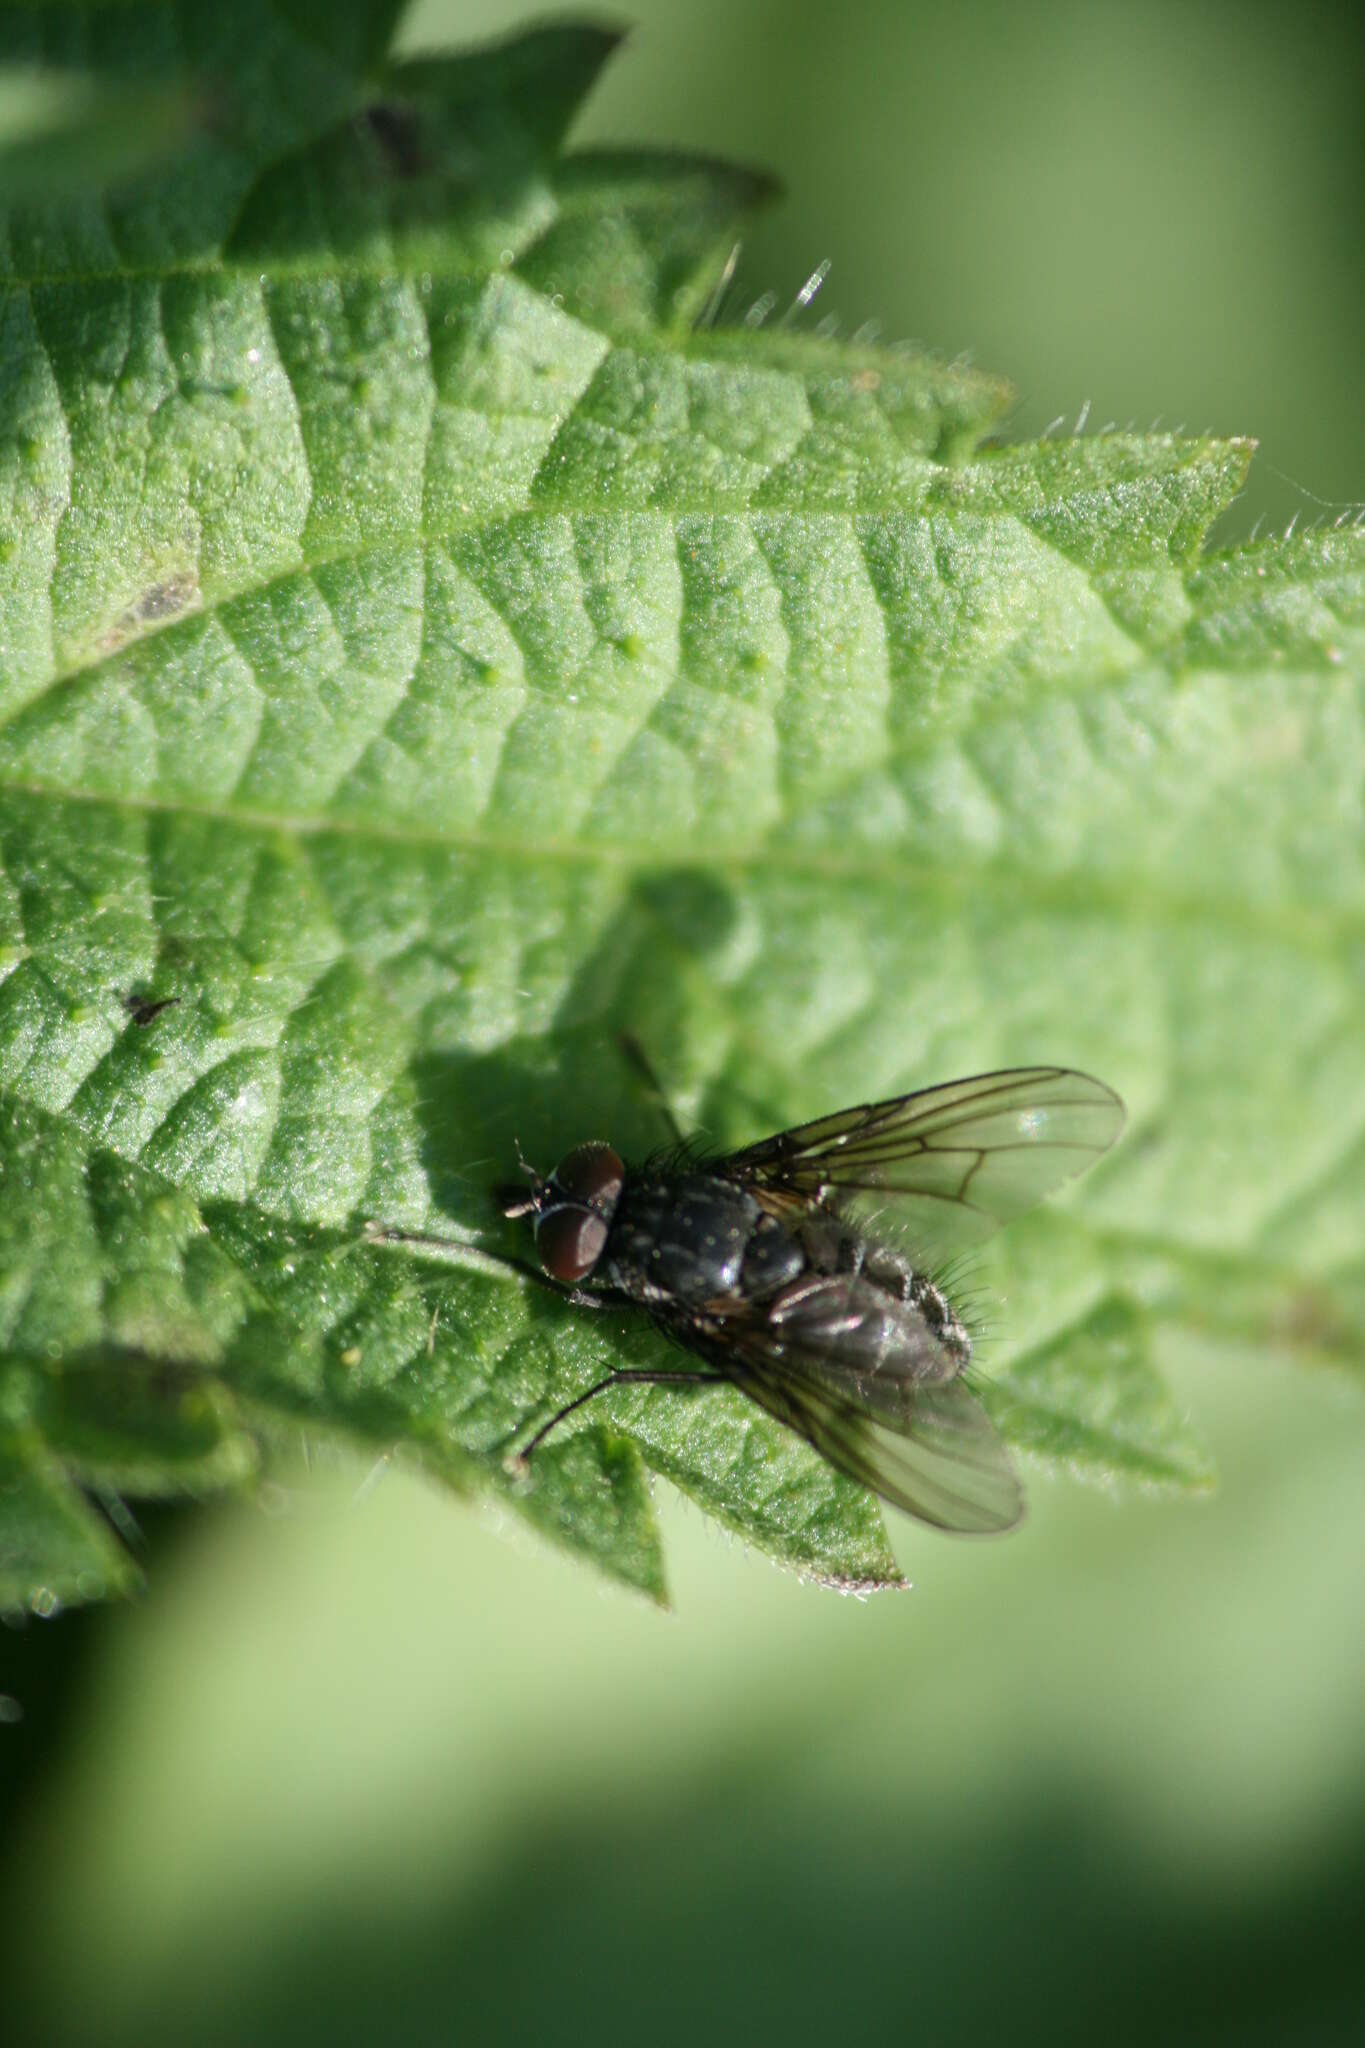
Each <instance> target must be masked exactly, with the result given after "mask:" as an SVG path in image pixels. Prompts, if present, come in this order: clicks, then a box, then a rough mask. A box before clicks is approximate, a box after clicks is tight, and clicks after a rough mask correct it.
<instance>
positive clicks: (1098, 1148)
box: [712, 1067, 1123, 1248]
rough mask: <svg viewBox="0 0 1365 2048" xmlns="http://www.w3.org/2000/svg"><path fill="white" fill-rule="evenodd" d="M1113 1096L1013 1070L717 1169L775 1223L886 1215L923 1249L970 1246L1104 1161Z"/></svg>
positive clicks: (820, 1127)
mask: <svg viewBox="0 0 1365 2048" xmlns="http://www.w3.org/2000/svg"><path fill="white" fill-rule="evenodd" d="M1122 1128H1123V1104H1122V1103H1121V1102H1120V1100H1119V1098H1118V1096H1117V1095H1115V1093H1114V1091H1113V1089H1112V1088H1106V1087H1105V1085H1104V1083H1103V1081H1096V1080H1094V1079H1093V1078H1092V1076H1091V1075H1089V1074H1077V1073H1074V1072H1072V1071H1071V1070H1070V1069H1069V1068H1067V1067H1016V1068H1012V1069H1009V1070H1007V1071H1005V1072H1003V1073H998V1074H976V1075H973V1076H972V1078H971V1079H970V1080H966V1081H949V1082H947V1083H945V1085H944V1086H943V1087H941V1088H923V1089H921V1090H920V1091H919V1092H918V1093H917V1094H914V1095H897V1096H893V1097H892V1098H891V1100H890V1101H888V1102H867V1103H862V1104H860V1105H859V1106H858V1107H857V1108H856V1109H843V1110H839V1111H837V1112H836V1113H835V1114H834V1115H833V1116H826V1117H820V1118H818V1119H817V1120H816V1121H815V1122H814V1123H809V1124H798V1125H797V1126H796V1128H795V1129H794V1130H790V1131H779V1132H778V1134H777V1136H776V1137H773V1138H765V1139H763V1141H762V1142H761V1143H760V1144H757V1145H749V1146H747V1147H746V1148H745V1150H744V1151H742V1152H734V1153H731V1154H730V1155H729V1157H727V1158H725V1159H722V1160H718V1161H716V1162H715V1164H714V1166H713V1169H712V1170H713V1171H715V1172H720V1173H725V1174H727V1175H731V1176H733V1177H734V1178H735V1179H737V1180H743V1181H745V1182H747V1183H748V1184H749V1185H750V1186H751V1187H752V1188H753V1191H754V1193H755V1194H756V1195H757V1196H758V1197H759V1199H760V1200H763V1199H765V1197H766V1198H767V1200H768V1201H769V1203H770V1205H771V1206H772V1207H774V1208H775V1209H777V1210H778V1211H779V1212H781V1211H782V1210H784V1209H785V1210H787V1211H789V1212H794V1211H799V1210H800V1209H808V1208H812V1207H815V1206H819V1207H823V1208H828V1209H833V1210H835V1211H836V1212H838V1213H840V1214H849V1213H851V1214H855V1215H859V1214H860V1215H862V1216H867V1215H868V1214H869V1213H871V1212H874V1211H876V1210H879V1209H890V1210H891V1211H892V1213H893V1214H894V1215H895V1217H896V1218H897V1220H898V1221H900V1222H901V1223H902V1224H903V1225H905V1226H908V1228H909V1229H910V1230H911V1231H912V1232H913V1233H914V1235H915V1237H916V1240H917V1242H918V1243H919V1245H920V1246H921V1248H928V1247H930V1246H936V1245H940V1244H945V1245H946V1244H948V1243H963V1242H970V1241H972V1240H974V1239H977V1238H981V1237H985V1236H987V1235H988V1234H989V1233H990V1232H991V1231H992V1230H994V1229H996V1228H997V1227H998V1226H999V1225H1000V1224H1002V1223H1008V1222H1009V1221H1010V1220H1011V1218H1012V1217H1015V1216H1018V1215H1021V1214H1022V1213H1023V1211H1024V1210H1025V1209H1031V1208H1032V1207H1033V1205H1034V1203H1035V1202H1040V1201H1041V1200H1042V1199H1043V1197H1044V1196H1045V1195H1049V1194H1051V1193H1052V1191H1053V1189H1054V1188H1058V1187H1060V1186H1061V1184H1062V1182H1063V1181H1066V1180H1070V1179H1071V1177H1072V1176H1073V1174H1077V1173H1082V1172H1084V1170H1085V1168H1086V1167H1087V1166H1090V1165H1092V1164H1093V1162H1094V1161H1095V1160H1096V1159H1098V1158H1099V1157H1100V1155H1101V1153H1103V1152H1107V1151H1108V1149H1109V1147H1110V1146H1111V1145H1112V1144H1113V1142H1114V1140H1115V1138H1116V1137H1117V1136H1118V1134H1119V1132H1120V1130H1122Z"/></svg>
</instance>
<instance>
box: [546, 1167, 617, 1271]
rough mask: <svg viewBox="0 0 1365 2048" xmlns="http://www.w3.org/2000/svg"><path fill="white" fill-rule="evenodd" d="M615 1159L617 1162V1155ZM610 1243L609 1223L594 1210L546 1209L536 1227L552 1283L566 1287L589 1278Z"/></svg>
mask: <svg viewBox="0 0 1365 2048" xmlns="http://www.w3.org/2000/svg"><path fill="white" fill-rule="evenodd" d="M580 1149H581V1150H586V1149H587V1147H586V1146H584V1147H581V1148H580ZM572 1156H573V1155H572V1154H570V1157H572ZM612 1157H613V1158H615V1154H614V1153H613V1155H612ZM617 1165H618V1167H619V1165H620V1161H619V1160H618V1161H617ZM606 1242H607V1225H606V1221H605V1219H604V1218H603V1217H601V1216H599V1215H598V1214H597V1212H596V1211H595V1210H593V1209H579V1208H570V1207H568V1206H567V1205H564V1206H561V1207H559V1208H554V1209H546V1210H544V1211H543V1212H542V1214H541V1217H540V1220H539V1222H538V1223H537V1224H536V1250H537V1251H538V1252H539V1253H540V1263H541V1265H542V1266H543V1267H544V1268H545V1270H546V1272H547V1273H548V1274H549V1276H550V1278H551V1279H552V1280H561V1281H563V1282H564V1284H565V1286H572V1285H573V1284H574V1282H575V1281H577V1280H584V1279H586V1278H587V1276H588V1274H589V1273H591V1271H592V1269H593V1267H594V1266H595V1265H596V1264H597V1261H598V1260H599V1259H600V1258H601V1256H602V1252H603V1248H604V1247H605V1245H606Z"/></svg>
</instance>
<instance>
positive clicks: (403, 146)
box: [356, 100, 432, 178]
mask: <svg viewBox="0 0 1365 2048" xmlns="http://www.w3.org/2000/svg"><path fill="white" fill-rule="evenodd" d="M356 126H357V128H359V129H360V130H361V131H362V133H367V134H369V135H371V136H372V137H373V138H374V140H375V142H377V143H378V145H379V148H380V151H381V153H382V154H383V156H384V159H385V161H386V163H387V165H388V168H389V170H390V172H391V173H392V174H393V176H394V177H395V178H417V177H420V176H421V174H422V172H423V171H429V170H430V169H431V167H432V166H431V154H430V151H429V150H427V149H426V148H425V147H424V145H423V142H422V135H421V130H420V128H419V126H418V122H417V116H416V114H415V113H414V112H413V110H412V108H411V107H408V106H403V105H401V104H396V103H394V102H391V101H390V102H385V101H383V100H377V101H376V102H375V104H374V105H373V106H372V107H366V108H365V110H364V112H363V113H361V114H358V115H357V116H356Z"/></svg>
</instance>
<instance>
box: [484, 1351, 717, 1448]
mask: <svg viewBox="0 0 1365 2048" xmlns="http://www.w3.org/2000/svg"><path fill="white" fill-rule="evenodd" d="M727 1377H728V1375H727V1374H725V1373H723V1372H667V1371H660V1372H652V1371H648V1370H646V1369H644V1368H640V1369H638V1370H636V1369H630V1370H626V1371H622V1372H609V1373H608V1374H607V1376H606V1378H605V1379H601V1380H598V1382H597V1384H596V1386H593V1387H589V1388H588V1391H587V1393H586V1394H578V1395H576V1396H575V1398H574V1399H573V1400H572V1401H566V1402H565V1403H564V1406H563V1407H562V1408H561V1409H559V1410H558V1411H557V1413H555V1414H554V1415H552V1416H551V1417H550V1419H549V1421H548V1422H545V1423H542V1424H541V1426H540V1428H539V1429H538V1430H537V1431H536V1433H535V1435H534V1436H533V1437H532V1438H531V1441H530V1442H529V1443H528V1444H524V1445H523V1446H522V1448H521V1449H520V1450H519V1451H513V1452H511V1453H509V1455H508V1456H507V1457H506V1458H504V1459H503V1466H504V1468H505V1469H506V1470H507V1471H509V1472H524V1471H525V1470H526V1469H527V1467H528V1466H529V1464H530V1462H531V1454H532V1452H533V1451H538V1450H539V1449H540V1446H541V1445H542V1444H543V1443H544V1441H545V1439H546V1437H547V1436H548V1435H549V1434H550V1432H551V1430H553V1429H558V1427H559V1425H560V1423H561V1422H563V1421H564V1419H565V1417H566V1416H569V1415H572V1414H573V1412H574V1410H575V1408H582V1407H583V1406H584V1405H585V1404H586V1403H587V1402H589V1401H594V1400H596V1398H597V1396H598V1395H599V1394H605V1393H606V1392H607V1390H608V1388H609V1387H709V1386H719V1385H721V1384H722V1383H723V1382H724V1381H725V1380H726V1378H727Z"/></svg>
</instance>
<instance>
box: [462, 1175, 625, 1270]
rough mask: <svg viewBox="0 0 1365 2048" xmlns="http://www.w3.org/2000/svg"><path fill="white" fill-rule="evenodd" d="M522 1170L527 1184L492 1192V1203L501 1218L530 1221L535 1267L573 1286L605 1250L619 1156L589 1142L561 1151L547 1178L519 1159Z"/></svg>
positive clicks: (617, 1189)
mask: <svg viewBox="0 0 1365 2048" xmlns="http://www.w3.org/2000/svg"><path fill="white" fill-rule="evenodd" d="M522 1171H523V1172H524V1173H525V1174H527V1176H528V1177H529V1181H530V1186H529V1187H518V1186H516V1185H513V1186H511V1187H502V1188H498V1189H496V1190H495V1192H494V1200H495V1201H496V1202H497V1205H498V1207H499V1208H500V1209H501V1211H502V1213H503V1215H504V1216H526V1217H529V1218H530V1219H531V1220H532V1222H533V1224H534V1227H535V1233H536V1251H537V1252H538V1253H539V1255H540V1263H541V1265H542V1266H543V1267H544V1268H545V1271H546V1272H547V1273H548V1274H549V1276H550V1278H551V1279H552V1280H558V1281H560V1282H561V1283H562V1284H563V1285H564V1286H566V1287H575V1286H577V1285H578V1283H579V1282H580V1281H582V1280H586V1279H587V1278H588V1276H589V1275H590V1274H591V1272H592V1269H593V1267H594V1266H595V1265H596V1264H597V1261H598V1260H599V1259H600V1258H601V1256H602V1253H603V1252H604V1251H605V1250H606V1244H607V1233H608V1231H609V1230H610V1229H611V1219H612V1216H613V1215H614V1213H615V1210H616V1204H617V1201H618V1200H619V1199H620V1194H621V1183H622V1182H623V1181H624V1179H625V1177H626V1169H625V1166H624V1165H623V1163H622V1160H621V1155H620V1154H619V1152H614V1151H613V1150H612V1148H611V1146H610V1145H604V1144H603V1143H602V1142H601V1141H600V1140H596V1139H594V1140H593V1141H592V1142H591V1143H589V1144H587V1145H575V1146H574V1148H573V1151H572V1152H566V1153H565V1155H564V1157H563V1158H562V1159H561V1160H560V1162H559V1164H558V1166H557V1167H556V1168H555V1170H554V1172H553V1173H552V1174H550V1176H549V1177H548V1179H546V1178H542V1176H541V1175H540V1174H538V1173H536V1172H534V1171H533V1170H532V1169H531V1168H530V1167H529V1166H527V1165H526V1162H525V1161H524V1160H523V1161H522Z"/></svg>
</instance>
